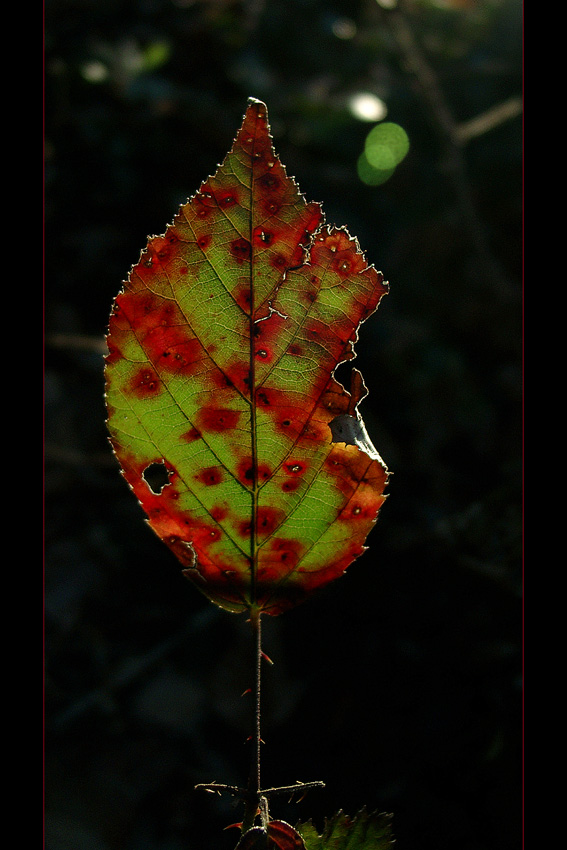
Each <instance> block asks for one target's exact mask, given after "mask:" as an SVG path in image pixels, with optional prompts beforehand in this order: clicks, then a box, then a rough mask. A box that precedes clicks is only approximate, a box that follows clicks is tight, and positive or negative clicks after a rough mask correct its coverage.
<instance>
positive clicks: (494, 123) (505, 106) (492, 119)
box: [453, 97, 523, 145]
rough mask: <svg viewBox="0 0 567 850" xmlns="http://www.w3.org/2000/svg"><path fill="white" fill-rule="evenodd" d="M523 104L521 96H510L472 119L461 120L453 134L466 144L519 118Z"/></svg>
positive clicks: (461, 142) (462, 143) (459, 142)
mask: <svg viewBox="0 0 567 850" xmlns="http://www.w3.org/2000/svg"><path fill="white" fill-rule="evenodd" d="M522 111H523V104H522V98H521V97H510V98H508V100H505V101H504V102H503V103H499V104H497V105H496V106H493V107H491V108H490V109H487V110H486V112H482V113H481V114H480V115H477V116H476V117H475V118H471V119H470V121H461V123H460V124H457V125H456V127H455V128H454V130H453V136H454V139H455V141H456V142H457V143H458V144H461V145H464V144H466V143H467V142H468V141H470V140H471V139H474V138H476V137H477V136H482V135H483V134H484V133H488V132H489V131H490V130H493V129H494V128H495V127H498V126H499V125H500V124H504V122H505V121H510V120H511V119H512V118H517V117H518V116H520V115H521V114H522Z"/></svg>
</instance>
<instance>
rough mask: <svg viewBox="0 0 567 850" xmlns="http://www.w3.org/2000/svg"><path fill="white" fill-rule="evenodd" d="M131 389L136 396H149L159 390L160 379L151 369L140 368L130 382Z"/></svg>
mask: <svg viewBox="0 0 567 850" xmlns="http://www.w3.org/2000/svg"><path fill="white" fill-rule="evenodd" d="M130 386H131V389H132V391H133V392H134V395H136V396H137V397H138V398H149V397H151V396H154V395H157V393H159V391H160V390H161V381H160V379H159V378H158V376H157V375H156V373H155V372H154V370H153V369H149V368H143V369H140V370H139V371H138V372H136V374H135V375H134V377H133V378H132V381H131V383H130Z"/></svg>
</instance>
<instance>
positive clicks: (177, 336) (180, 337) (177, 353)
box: [143, 326, 203, 375]
mask: <svg viewBox="0 0 567 850" xmlns="http://www.w3.org/2000/svg"><path fill="white" fill-rule="evenodd" d="M143 346H144V349H145V351H146V352H147V353H148V355H149V358H150V360H152V362H154V363H156V364H157V365H158V366H159V367H161V368H162V369H165V370H167V371H168V372H175V373H179V372H180V373H182V374H185V375H189V374H192V373H193V372H194V369H195V366H196V365H197V364H198V363H199V362H200V361H201V359H202V357H203V347H202V345H201V343H200V342H199V340H198V339H196V338H195V337H189V336H188V335H187V333H186V332H185V331H184V330H182V329H181V328H177V327H163V326H159V327H157V328H155V329H154V330H153V331H150V333H148V334H146V336H145V337H144V340H143Z"/></svg>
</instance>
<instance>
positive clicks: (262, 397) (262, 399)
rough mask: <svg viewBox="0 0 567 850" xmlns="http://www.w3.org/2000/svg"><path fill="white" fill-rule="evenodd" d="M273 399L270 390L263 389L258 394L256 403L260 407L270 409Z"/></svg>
mask: <svg viewBox="0 0 567 850" xmlns="http://www.w3.org/2000/svg"><path fill="white" fill-rule="evenodd" d="M271 398H272V397H271V393H270V392H268V390H264V389H261V390H257V392H256V401H257V403H258V405H259V406H260V407H270V405H271V403H272V401H271Z"/></svg>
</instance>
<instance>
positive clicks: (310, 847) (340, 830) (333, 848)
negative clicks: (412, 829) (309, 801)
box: [296, 809, 395, 850]
mask: <svg viewBox="0 0 567 850" xmlns="http://www.w3.org/2000/svg"><path fill="white" fill-rule="evenodd" d="M391 823H392V815H390V814H386V813H384V812H382V813H378V812H367V811H366V809H362V810H361V811H360V812H359V813H358V814H357V815H355V817H350V816H349V815H346V814H345V813H344V812H342V811H341V812H337V814H336V815H335V816H334V817H332V818H331V819H330V820H328V821H326V823H325V827H324V829H323V832H322V834H321V835H319V833H318V832H317V829H316V828H315V827H314V826H313V823H312V822H311V821H308V822H307V823H299V824H297V826H296V829H297V831H298V833H299V834H300V835H301V837H302V838H303V842H304V844H305V850H392V847H393V845H394V841H395V839H394V837H393V835H392V827H391Z"/></svg>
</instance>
